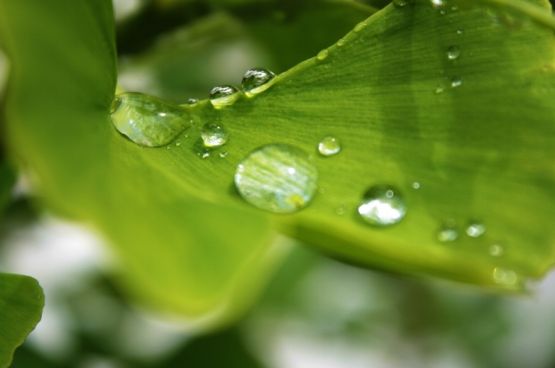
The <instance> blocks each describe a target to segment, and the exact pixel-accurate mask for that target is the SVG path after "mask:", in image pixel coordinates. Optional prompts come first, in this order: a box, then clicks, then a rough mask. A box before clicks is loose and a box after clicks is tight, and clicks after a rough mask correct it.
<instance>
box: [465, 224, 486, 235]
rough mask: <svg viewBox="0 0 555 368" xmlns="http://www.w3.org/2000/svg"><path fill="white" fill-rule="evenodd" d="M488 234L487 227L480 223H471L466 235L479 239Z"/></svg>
mask: <svg viewBox="0 0 555 368" xmlns="http://www.w3.org/2000/svg"><path fill="white" fill-rule="evenodd" d="M485 232H486V226H485V225H484V224H482V223H480V222H471V223H470V224H468V226H467V227H466V235H468V236H470V237H471V238H479V237H480V236H482V235H484V233H485Z"/></svg>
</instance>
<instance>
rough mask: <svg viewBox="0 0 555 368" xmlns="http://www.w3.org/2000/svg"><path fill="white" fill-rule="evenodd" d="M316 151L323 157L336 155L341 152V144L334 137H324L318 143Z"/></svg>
mask: <svg viewBox="0 0 555 368" xmlns="http://www.w3.org/2000/svg"><path fill="white" fill-rule="evenodd" d="M318 152H319V153H320V155H322V156H325V157H328V156H333V155H337V154H338V153H339V152H341V144H340V143H339V141H338V140H337V138H335V137H331V136H328V137H324V138H322V140H321V141H320V142H319V143H318Z"/></svg>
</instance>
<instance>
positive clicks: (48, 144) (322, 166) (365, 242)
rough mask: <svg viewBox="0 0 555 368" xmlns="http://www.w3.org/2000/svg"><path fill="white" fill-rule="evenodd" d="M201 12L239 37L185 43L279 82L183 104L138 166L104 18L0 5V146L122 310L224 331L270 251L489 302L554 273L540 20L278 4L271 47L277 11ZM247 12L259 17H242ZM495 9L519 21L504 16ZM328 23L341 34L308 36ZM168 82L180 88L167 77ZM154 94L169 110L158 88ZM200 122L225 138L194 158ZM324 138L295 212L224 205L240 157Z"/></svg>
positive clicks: (551, 148)
mask: <svg viewBox="0 0 555 368" xmlns="http://www.w3.org/2000/svg"><path fill="white" fill-rule="evenodd" d="M170 3H172V2H170ZM184 3H187V2H184ZM211 3H212V4H215V5H214V6H222V7H229V8H230V9H231V12H232V13H233V12H237V13H238V14H247V15H248V14H255V15H254V16H251V18H249V17H245V19H243V21H244V24H245V25H244V26H237V25H236V23H235V22H236V21H235V20H230V19H229V18H226V17H216V18H213V19H212V20H211V21H212V22H214V23H207V24H204V25H202V24H201V25H198V24H197V26H196V27H197V29H196V32H197V34H202V31H203V27H204V28H210V27H214V24H215V25H216V26H215V27H216V28H217V27H219V26H221V25H224V26H225V27H229V29H231V30H233V31H236V32H248V33H249V34H251V35H252V37H254V38H260V39H262V40H263V42H264V43H265V44H266V45H268V47H269V48H270V49H271V52H270V54H271V55H274V56H275V57H274V59H273V60H274V61H273V63H274V64H273V66H275V68H276V70H277V71H284V70H285V69H287V68H289V67H292V68H291V69H289V70H287V71H284V72H283V73H281V74H279V75H278V76H277V77H276V78H275V79H274V80H272V85H271V87H270V88H269V89H268V90H267V91H265V92H264V93H261V94H259V95H257V96H255V97H254V98H245V97H241V98H240V99H239V100H238V101H237V102H235V103H234V104H233V105H232V106H229V107H226V108H223V109H220V110H216V109H214V108H213V107H212V106H211V104H210V103H209V102H208V101H207V100H202V101H200V102H199V103H197V104H194V105H183V106H182V107H181V109H182V113H183V116H185V117H186V118H187V120H191V123H190V125H191V126H190V127H189V128H188V129H187V130H186V131H185V132H184V133H183V134H182V135H180V136H179V137H178V138H177V139H178V143H179V145H176V144H172V145H168V146H166V147H162V148H145V147H141V146H139V145H137V144H135V143H133V142H132V141H130V140H128V139H126V138H124V137H123V136H122V135H121V134H119V133H118V132H117V131H116V130H115V129H114V127H113V125H112V122H111V118H110V109H111V106H112V101H113V99H114V93H115V91H116V77H117V73H116V51H115V36H114V24H113V15H112V9H111V3H110V2H109V1H86V2H74V1H69V0H68V1H62V0H59V1H50V2H48V3H47V2H32V1H18V2H10V1H2V2H0V37H1V38H2V40H3V42H4V45H5V48H6V51H7V53H8V55H9V56H10V59H11V62H12V66H13V69H12V72H11V80H10V88H9V93H8V99H7V107H6V117H7V119H6V120H7V135H6V137H7V138H6V139H5V143H6V144H7V146H8V149H9V150H10V152H11V154H12V155H13V156H14V157H16V158H17V159H18V160H19V162H21V163H23V165H24V167H25V169H26V170H30V171H31V173H32V178H33V180H34V183H35V186H36V187H37V189H38V190H39V193H40V195H41V200H42V201H43V202H44V203H45V204H47V205H48V207H49V208H51V209H52V210H54V211H56V212H57V213H59V214H62V215H64V216H67V217H70V218H73V219H77V220H79V221H83V222H85V223H87V224H89V225H91V226H92V227H94V228H95V229H97V230H98V231H99V232H101V233H102V234H103V235H104V236H105V237H106V238H107V239H108V240H109V242H110V243H111V244H112V245H113V247H114V249H115V251H116V254H117V255H118V256H119V259H120V261H121V264H122V267H121V270H122V276H123V277H122V279H121V280H122V283H123V284H124V285H125V287H126V288H127V290H128V291H129V293H130V294H132V295H134V296H135V297H136V298H137V299H139V300H141V301H142V302H143V303H145V304H147V305H150V306H152V307H154V308H157V309H159V310H162V311H167V312H171V313H177V314H180V315H184V316H186V317H188V318H192V319H194V320H196V321H197V322H198V323H199V324H200V325H203V326H207V327H215V326H218V325H221V324H225V323H229V322H231V321H233V320H234V319H236V318H238V317H239V316H240V315H241V314H242V313H244V311H245V309H246V308H248V307H249V306H250V305H251V304H252V303H253V301H254V300H255V299H256V297H257V295H258V293H259V291H260V290H261V288H263V287H264V285H265V283H266V281H267V280H268V279H269V278H270V277H271V275H272V271H273V269H274V268H275V267H276V266H277V265H279V263H280V261H281V260H282V258H283V257H284V255H285V254H286V253H287V252H288V251H289V248H290V245H288V242H287V241H286V240H284V239H283V235H286V236H288V237H291V238H295V239H298V240H300V241H302V242H304V243H306V244H308V245H310V246H313V247H315V248H317V249H321V250H322V251H324V252H325V253H328V254H331V255H333V256H336V257H338V258H341V259H345V260H347V261H350V262H354V263H357V264H360V265H364V266H369V267H374V268H379V269H385V270H388V271H395V272H399V273H403V274H409V275H415V276H436V277H442V278H447V279H452V280H457V281H462V282H466V283H471V284H476V285H479V286H483V287H488V288H494V289H500V290H507V291H520V290H522V289H523V287H524V283H525V281H527V280H528V279H533V278H539V277H541V276H542V275H543V274H544V273H545V272H546V271H547V270H548V269H549V267H550V266H551V265H552V264H553V262H554V261H555V248H554V247H553V244H554V238H555V233H554V232H553V230H552V228H551V226H550V222H551V219H552V218H553V217H554V215H555V213H554V212H555V207H554V206H553V204H552V201H553V199H554V197H555V182H554V180H555V172H554V170H553V165H552V161H553V158H554V156H555V145H554V144H553V140H554V139H555V131H554V124H553V117H554V116H555V111H554V109H555V107H554V105H553V103H552V101H553V97H554V94H555V90H554V86H555V84H554V74H553V71H554V70H553V52H554V48H553V30H552V28H549V27H547V26H550V25H552V23H553V21H552V19H551V17H550V16H549V11H548V5H547V3H545V2H543V1H542V2H539V3H538V4H536V5H534V6H531V4H530V3H523V2H516V1H503V2H489V3H491V4H490V5H491V6H494V5H496V6H497V7H496V8H487V7H485V6H484V5H483V3H480V2H468V3H466V2H460V3H454V4H451V3H449V4H443V3H441V4H443V5H439V8H434V7H432V6H430V5H429V4H428V3H427V2H421V1H415V2H409V3H404V2H402V1H398V2H397V5H398V6H394V5H389V6H386V7H385V8H383V9H381V10H379V11H376V10H375V9H373V8H372V7H370V6H367V5H364V4H362V3H359V2H355V1H347V0H345V1H326V0H318V1H316V0H314V1H309V2H306V3H303V5H295V2H291V3H287V4H288V6H290V7H292V8H293V9H294V10H290V9H289V8H287V7H285V9H286V11H291V12H292V13H293V14H294V15H295V16H292V18H293V20H292V21H290V22H286V23H285V24H287V25H288V28H287V30H288V31H287V32H284V33H283V34H279V33H276V32H271V31H270V29H271V27H279V22H278V25H276V24H274V23H272V22H270V21H268V19H271V18H269V17H270V15H271V14H274V13H273V12H272V11H270V10H275V9H276V8H277V9H280V10H282V11H283V9H281V6H280V5H279V4H278V3H274V2H272V1H265V2H263V4H259V3H256V2H249V1H246V0H245V1H237V4H235V2H227V1H225V2H224V1H222V2H219V1H213V2H211ZM176 4H177V5H176ZM179 4H182V3H181V2H178V1H176V2H174V4H173V5H171V4H170V6H181V5H179ZM510 5H512V6H511V7H509V6H510ZM249 7H250V8H249ZM253 8H254V9H257V8H259V9H262V10H264V11H260V12H259V13H254V12H253V11H252V10H251V11H246V10H245V9H253ZM314 9H317V10H314ZM506 9H507V10H506ZM514 9H517V10H519V11H520V12H525V13H527V15H529V16H531V17H532V18H531V19H532V20H534V21H530V20H529V19H528V18H526V19H524V20H523V21H522V20H521V18H520V17H522V15H521V14H520V13H517V15H515V14H513V13H510V12H509V13H507V11H510V10H514ZM338 10H340V11H341V12H340V13H338ZM312 11H314V13H311V12H312ZM373 13H375V14H373ZM337 14H340V15H341V16H338V18H339V19H341V21H340V22H336V24H335V23H334V24H333V25H330V26H329V27H328V26H326V27H325V29H326V32H319V28H318V26H319V25H320V24H322V23H321V22H323V21H325V20H328V21H329V20H330V19H333V17H336V16H337ZM370 14H372V15H371V16H370V17H369V18H367V19H366V20H364V21H363V19H365V18H366V17H367V15H370ZM286 15H287V13H286ZM358 21H362V22H361V23H359V24H358V25H356V27H354V30H353V31H351V32H349V33H348V34H346V35H345V36H344V37H342V35H343V33H345V31H346V30H348V29H349V28H351V27H352V26H354V25H355V24H356V22H358ZM504 21H505V22H508V23H510V24H509V25H504V24H503V22H504ZM511 22H513V23H511ZM307 25H308V26H307ZM546 25H547V26H546ZM234 27H238V29H235V28H234ZM306 29H311V30H313V31H314V32H306ZM222 32H223V33H225V32H226V30H225V29H222ZM191 34H192V35H191V36H190V37H191V38H193V37H194V35H195V32H194V31H191ZM272 35H273V37H272ZM276 35H277V36H276ZM217 36H218V37H224V36H222V35H217ZM340 37H342V38H341V39H340V40H339V38H340ZM224 39H225V37H224ZM308 40H310V42H309V41H308ZM291 42H293V43H291ZM333 42H335V44H333V45H332V46H330V47H329V48H327V49H325V50H322V51H321V52H319V53H318V52H317V51H316V50H318V49H319V48H320V47H324V46H327V45H329V44H331V43H333ZM315 45H316V47H317V48H316V47H315ZM316 54H317V56H316ZM311 55H312V56H314V57H312V58H308V57H309V56H311ZM305 59H307V60H305ZM303 60H304V61H303ZM295 63H298V65H295V66H294V64H295ZM178 73H181V74H182V75H177V74H178ZM173 75H176V78H188V77H187V69H186V68H183V69H182V70H180V71H178V70H176V69H173V70H171V74H170V75H169V78H171V77H173ZM238 77H239V76H238ZM190 78H193V77H192V76H191V77H190ZM167 93H168V96H170V97H173V98H175V94H176V91H175V89H173V90H171V91H169V92H167ZM186 97H188V96H182V98H181V99H180V101H178V102H181V103H183V102H184V101H185V99H186ZM206 122H218V123H220V124H222V125H223V126H224V127H225V128H226V129H227V130H228V132H229V136H230V140H229V142H228V143H227V144H226V145H225V146H224V147H225V149H223V148H222V149H219V151H218V150H216V151H211V156H210V157H209V158H208V159H201V158H199V157H197V154H196V153H197V151H198V149H199V147H198V145H199V142H198V137H199V134H200V129H201V127H202V125H203V124H204V123H206ZM186 135H187V137H186ZM325 136H333V137H337V138H338V139H339V141H340V142H341V144H342V151H341V153H339V154H338V155H336V156H333V157H327V158H321V157H315V158H314V160H313V161H314V165H315V166H316V168H317V170H318V173H319V178H318V184H319V187H320V188H321V192H320V193H318V194H317V195H316V198H315V199H314V200H313V201H312V202H311V203H310V205H309V206H308V207H307V208H306V209H303V210H302V211H299V212H297V213H294V214H290V215H274V214H270V213H267V212H264V211H260V210H258V209H255V208H253V207H251V206H249V205H248V204H247V203H246V202H245V201H243V200H242V199H241V197H240V196H239V195H238V194H237V193H236V191H235V190H234V189H233V175H234V173H235V170H236V166H237V164H238V163H239V162H240V161H241V160H242V159H243V158H244V157H246V156H247V155H248V154H249V153H250V152H252V151H253V150H254V149H256V148H257V147H260V146H263V145H266V144H273V143H283V144H288V145H293V146H295V147H298V148H300V149H302V150H303V151H305V152H310V153H316V146H317V144H318V142H319V140H320V139H321V138H323V137H325ZM224 151H225V152H226V155H225V157H224V158H220V157H218V155H217V153H220V152H224ZM256 175H258V174H255V176H256ZM258 178H259V180H260V181H262V182H268V180H269V179H268V178H264V177H260V176H259V177H258ZM269 184H270V185H271V184H273V183H272V182H271V180H270V183H269ZM376 184H381V185H393V186H394V187H396V188H399V191H400V193H401V194H402V196H403V198H404V202H406V206H407V215H406V218H405V219H403V220H402V221H401V222H400V223H399V224H396V225H395V226H391V227H387V228H376V227H372V226H369V225H368V224H365V223H364V221H362V220H361V219H360V218H359V216H358V215H357V214H356V209H357V207H358V205H359V204H360V201H361V200H362V197H363V195H364V193H365V191H366V190H367V189H368V188H370V187H372V186H374V185H376ZM451 222H452V223H453V225H451ZM473 222H475V223H476V224H478V225H482V224H483V225H484V226H485V227H486V232H485V234H483V236H479V237H473V236H466V235H465V234H464V231H465V226H467V225H470V224H471V223H473ZM445 227H448V228H449V229H450V228H451V227H453V229H454V231H457V232H458V233H459V234H460V235H459V237H458V239H457V240H456V241H455V242H452V243H442V242H440V241H438V240H437V236H438V235H437V233H438V231H441V230H442V229H443V230H446V229H447V228H445ZM470 231H472V230H470ZM480 235H481V234H480ZM492 246H497V248H495V249H497V251H492V248H491V247H492ZM500 251H502V252H503V256H502V257H499V255H500V253H499V252H500ZM33 321H35V322H36V319H34V320H33ZM0 325H2V323H0ZM0 351H2V350H0Z"/></svg>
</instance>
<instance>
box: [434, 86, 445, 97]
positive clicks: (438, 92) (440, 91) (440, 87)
mask: <svg viewBox="0 0 555 368" xmlns="http://www.w3.org/2000/svg"><path fill="white" fill-rule="evenodd" d="M443 91H445V89H444V88H443V87H442V86H437V87H436V89H434V93H435V94H436V95H439V94H441V93H443Z"/></svg>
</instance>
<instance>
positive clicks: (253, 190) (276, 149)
mask: <svg viewBox="0 0 555 368" xmlns="http://www.w3.org/2000/svg"><path fill="white" fill-rule="evenodd" d="M317 181H318V172H317V170H316V167H315V166H314V165H313V164H312V163H311V161H310V159H309V158H308V155H307V154H306V153H305V152H304V151H302V150H301V149H299V148H297V147H294V146H291V145H287V144H269V145H266V146H262V147H260V148H258V149H256V150H254V151H253V152H251V153H250V154H249V155H248V156H247V157H246V158H244V159H243V161H241V162H240V163H239V165H238V166H237V170H236V171H235V186H236V187H237V190H238V191H239V193H240V194H241V196H242V197H243V198H244V199H245V200H246V201H247V202H249V203H250V204H252V205H254V206H255V207H258V208H260V209H263V210H267V211H270V212H275V213H291V212H295V211H298V210H300V209H301V208H303V207H305V206H307V205H308V204H309V203H310V201H311V200H312V198H313V197H314V195H315V194H316V190H317Z"/></svg>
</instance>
